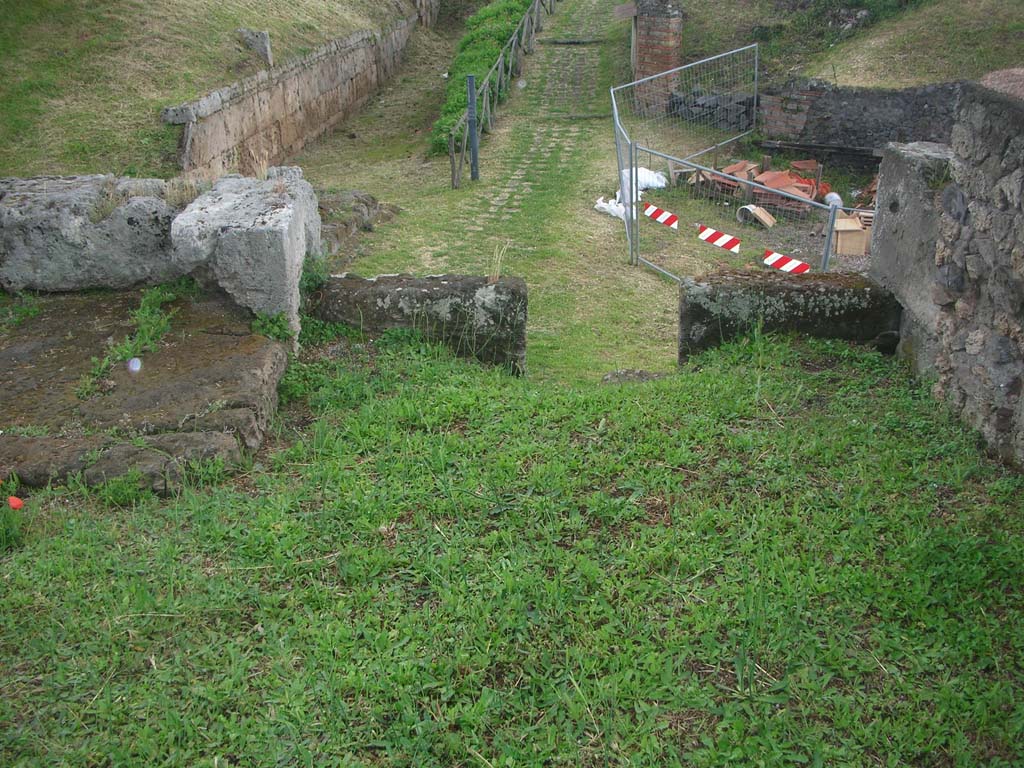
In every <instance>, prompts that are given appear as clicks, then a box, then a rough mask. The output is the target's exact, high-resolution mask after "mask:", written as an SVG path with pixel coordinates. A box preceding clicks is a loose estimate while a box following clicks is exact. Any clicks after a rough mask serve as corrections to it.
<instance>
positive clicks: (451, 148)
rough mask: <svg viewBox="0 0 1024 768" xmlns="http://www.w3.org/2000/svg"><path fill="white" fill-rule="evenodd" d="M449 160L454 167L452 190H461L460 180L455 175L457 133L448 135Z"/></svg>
mask: <svg viewBox="0 0 1024 768" xmlns="http://www.w3.org/2000/svg"><path fill="white" fill-rule="evenodd" d="M448 160H449V162H450V163H451V165H452V189H458V188H459V179H458V177H457V176H456V175H455V133H454V131H449V133H448Z"/></svg>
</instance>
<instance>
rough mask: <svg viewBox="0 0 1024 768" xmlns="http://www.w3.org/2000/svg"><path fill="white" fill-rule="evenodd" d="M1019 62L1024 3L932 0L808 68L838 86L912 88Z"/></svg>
mask: <svg viewBox="0 0 1024 768" xmlns="http://www.w3.org/2000/svg"><path fill="white" fill-rule="evenodd" d="M1021 66H1024V3H1021V2H1007V0H933V2H932V3H930V4H928V5H926V6H924V7H922V8H919V9H916V10H914V11H912V12H909V13H905V14H903V15H902V16H899V17H897V18H894V19H890V20H888V21H884V22H882V23H880V24H878V25H877V26H875V27H872V28H870V29H869V30H867V31H865V32H864V33H863V34H861V35H858V36H857V37H856V38H854V39H852V40H849V41H846V42H843V43H840V44H839V45H836V46H835V47H834V48H832V49H830V50H829V51H828V52H827V53H826V54H824V55H822V56H821V57H819V58H817V59H815V60H814V61H813V62H812V63H811V64H810V65H809V66H808V68H807V72H808V73H809V74H811V75H813V76H816V77H821V78H824V79H826V80H834V81H837V82H838V83H839V84H840V85H862V86H875V87H908V86H911V85H920V84H923V83H934V82H947V81H950V80H977V79H979V78H980V77H981V76H982V75H984V74H986V73H988V72H991V71H993V70H997V69H1006V68H1008V67H1021Z"/></svg>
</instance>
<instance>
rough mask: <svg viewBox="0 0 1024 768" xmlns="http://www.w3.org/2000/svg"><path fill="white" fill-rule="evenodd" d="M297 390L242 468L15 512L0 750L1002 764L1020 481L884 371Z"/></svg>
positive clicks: (217, 758)
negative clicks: (161, 494)
mask: <svg viewBox="0 0 1024 768" xmlns="http://www.w3.org/2000/svg"><path fill="white" fill-rule="evenodd" d="M332 354H337V353H336V352H335V353H332ZM286 391H287V392H290V393H292V394H293V395H294V394H295V393H296V392H303V391H304V392H305V393H306V394H308V395H309V398H310V403H311V404H312V409H313V414H312V415H313V417H314V418H313V420H312V423H309V421H308V419H304V418H302V416H303V409H302V408H299V409H298V410H297V411H296V410H294V409H295V408H296V407H297V406H296V405H292V406H291V409H293V410H286V412H285V413H286V416H285V418H286V422H285V423H286V425H287V427H286V429H284V430H283V432H282V434H281V440H282V442H281V443H279V446H281V447H280V449H278V450H270V451H267V452H264V453H263V454H261V456H260V457H259V458H258V459H257V462H258V463H257V464H256V466H254V468H253V471H252V472H251V473H249V474H248V475H246V476H244V477H242V478H241V479H239V480H237V481H234V482H223V481H219V480H217V479H216V478H215V475H214V476H211V473H209V472H208V471H207V472H206V473H204V474H200V475H197V476H196V478H195V480H194V482H193V483H192V484H191V485H190V487H189V488H188V489H187V490H186V491H185V492H184V493H183V494H182V495H181V496H180V498H178V499H175V500H171V501H158V500H156V499H152V498H145V497H143V498H139V497H138V496H137V495H135V494H132V493H128V492H126V489H124V488H123V487H118V486H112V487H110V488H107V489H103V490H101V491H100V492H99V493H96V494H92V495H84V494H82V493H79V492H76V491H53V492H47V493H41V494H37V495H36V496H34V497H33V498H32V499H31V500H30V503H29V507H28V509H27V510H26V513H27V514H26V519H27V520H28V524H27V529H26V531H25V536H26V541H25V544H24V547H23V548H22V549H19V550H16V551H14V552H13V553H9V554H7V555H4V556H3V557H0V617H3V618H2V619H0V666H2V668H4V670H5V673H4V675H3V677H2V680H0V687H2V695H0V723H2V724H3V725H2V731H0V763H3V764H4V765H10V766H17V765H30V764H54V763H57V762H60V763H61V764H65V765H72V766H74V765H87V764H97V763H101V762H102V763H110V764H124V765H158V764H167V765H172V764H173V765H196V766H214V765H299V764H309V765H345V766H355V765H381V766H418V767H419V766H423V767H426V766H454V765H463V766H469V765H481V766H483V765H494V766H535V765H542V764H543V765H580V766H605V765H631V766H678V765H683V764H685V765H690V766H725V765H765V766H777V765H787V764H792V763H793V762H796V761H799V762H802V763H804V764H808V765H828V766H864V765H875V764H878V765H918V764H919V765H925V764H927V765H964V766H967V765H980V764H986V765H994V766H1009V765H1011V764H1017V765H1019V764H1020V763H1019V761H1020V760H1022V759H1024V751H1022V749H1024V747H1022V745H1024V730H1022V723H1024V703H1022V701H1021V699H1020V691H1021V690H1022V686H1024V675H1022V668H1024V667H1022V665H1024V606H1022V604H1021V598H1020V584H1021V582H1022V579H1024V568H1022V563H1024V527H1022V524H1024V519H1022V517H1021V507H1020V497H1021V494H1022V492H1024V482H1022V480H1021V478H1020V477H1019V476H1013V475H1011V474H1009V473H1008V472H1006V471H1004V470H1002V469H1000V468H998V467H997V466H996V465H994V464H992V463H990V462H988V461H985V460H984V459H983V458H981V456H980V455H979V453H978V451H977V448H976V443H975V440H974V438H973V437H972V436H971V435H970V434H967V433H965V432H964V431H963V430H962V429H961V428H960V427H958V426H956V425H955V424H953V423H951V422H950V420H949V418H948V417H947V416H946V415H945V413H944V411H943V410H942V409H937V408H936V407H935V406H934V403H933V402H932V400H931V398H930V397H929V396H928V394H927V391H925V390H922V389H921V388H920V387H919V386H917V385H914V384H912V383H910V381H908V379H907V377H906V376H905V374H904V373H903V372H902V371H901V370H900V369H899V368H898V367H897V366H896V365H895V364H894V363H893V362H892V361H891V360H889V359H884V358H880V357H879V356H878V355H877V354H875V353H873V352H870V351H865V350H859V349H855V348H851V347H850V346H849V345H847V344H843V343H825V342H799V343H797V342H787V341H785V340H782V341H769V340H767V339H763V338H754V339H753V340H749V341H747V342H743V343H740V344H736V345H733V346H730V347H727V348H725V349H723V350H721V351H717V352H712V353H709V354H705V355H704V356H702V357H700V358H699V359H696V360H694V361H693V363H692V364H691V365H690V366H688V367H687V368H685V369H684V370H683V371H682V373H681V374H680V375H674V376H671V377H669V378H667V379H664V380H662V381H658V382H654V383H652V384H647V385H625V386H604V387H601V386H584V387H577V388H565V387H561V386H558V385H554V384H543V383H537V382H531V381H526V380H511V379H509V378H507V377H506V376H505V375H504V374H502V373H500V372H498V371H495V370H486V369H483V368H480V367H478V366H475V365H473V364H471V363H465V362H458V361H454V360H452V359H450V358H449V357H448V356H447V355H446V354H445V353H444V352H442V351H439V350H436V349H433V348H430V347H424V346H422V345H418V344H412V345H408V344H406V343H405V342H403V341H400V340H398V341H395V340H392V341H389V342H388V343H387V344H384V345H381V346H379V347H377V348H373V347H366V346H359V345H357V346H355V347H353V348H351V352H350V353H348V354H347V355H344V354H343V356H342V357H341V358H340V359H338V358H333V359H328V360H325V361H323V362H319V363H317V362H308V363H307V366H304V367H299V366H296V367H293V368H292V369H291V371H290V373H289V384H288V385H287V387H286ZM303 424H306V426H302V425H303ZM289 443H290V444H289ZM204 480H205V481H204ZM114 503H119V504H121V505H124V508H120V509H119V508H115V507H114V506H113V504H114Z"/></svg>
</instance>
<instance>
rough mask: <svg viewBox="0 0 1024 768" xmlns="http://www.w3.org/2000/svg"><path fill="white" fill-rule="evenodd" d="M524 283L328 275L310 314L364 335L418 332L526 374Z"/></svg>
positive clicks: (462, 352) (463, 277) (464, 277)
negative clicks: (345, 325)
mask: <svg viewBox="0 0 1024 768" xmlns="http://www.w3.org/2000/svg"><path fill="white" fill-rule="evenodd" d="M526 307H527V299H526V283H525V282H524V281H523V280H522V279H521V278H518V277H502V278H500V279H499V280H496V281H491V280H489V279H488V278H486V277H473V276H469V275H434V276H430V277H412V276H410V275H381V276H379V277H375V278H371V279H365V278H361V277H358V276H355V275H342V276H336V277H332V278H331V279H330V280H329V281H328V283H327V285H326V286H324V288H323V289H322V290H321V291H320V292H319V295H318V296H316V297H314V299H313V307H312V310H311V311H312V314H313V315H314V316H316V317H319V318H320V319H322V320H327V321H330V322H342V323H347V324H348V325H351V326H353V327H355V328H360V329H362V330H364V331H366V332H367V333H381V332H383V331H386V330H389V329H392V328H409V329H414V330H417V331H420V332H421V333H423V334H424V335H425V336H426V337H427V338H429V339H432V340H435V341H439V342H441V343H444V344H447V345H448V346H449V347H451V348H452V349H453V350H454V351H455V353H456V354H457V355H461V356H464V357H474V358H476V359H478V360H482V361H484V362H488V363H496V364H498V365H504V366H506V367H508V368H509V369H510V370H511V371H512V372H513V373H517V374H521V373H525V371H526Z"/></svg>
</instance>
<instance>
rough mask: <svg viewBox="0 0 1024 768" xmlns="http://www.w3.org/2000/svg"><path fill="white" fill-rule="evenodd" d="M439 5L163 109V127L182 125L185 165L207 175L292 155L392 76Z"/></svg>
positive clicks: (255, 168)
mask: <svg viewBox="0 0 1024 768" xmlns="http://www.w3.org/2000/svg"><path fill="white" fill-rule="evenodd" d="M439 5H440V0H416V5H415V7H413V6H411V5H410V6H409V12H408V15H407V16H405V17H404V18H400V19H398V20H397V21H396V22H394V23H393V24H392V25H391V26H389V27H387V28H383V29H379V30H375V31H360V32H355V33H353V34H351V35H349V36H348V37H344V38H339V39H337V40H332V41H331V42H329V43H326V44H325V45H323V46H321V47H320V48H318V49H316V50H315V51H313V52H312V53H310V54H309V55H308V56H304V57H302V58H299V59H294V60H292V61H290V62H287V63H285V64H283V65H280V66H277V67H273V68H271V69H267V70H262V71H260V72H258V73H257V74H255V75H253V76H252V77H249V78H246V79H244V80H241V81H240V82H237V83H235V84H233V85H230V86H227V87H225V88H220V89H218V90H216V91H212V92H210V93H208V94H206V95H205V96H203V97H202V98H200V99H197V100H196V101H192V102H189V103H187V104H181V105H179V106H174V107H167V108H165V109H164V110H163V113H162V117H163V119H164V121H165V122H168V123H172V124H179V125H183V126H184V133H183V134H182V139H181V157H180V160H181V166H182V168H183V169H184V170H185V171H187V172H189V173H191V174H194V175H201V176H210V177H216V176H219V175H222V174H224V173H233V172H238V173H243V174H247V175H252V174H257V173H259V172H260V171H262V170H263V169H266V168H267V167H268V166H271V165H275V164H278V163H280V162H282V161H284V160H285V159H287V158H289V157H292V156H294V155H295V154H296V153H298V152H299V151H300V150H301V149H302V148H303V147H304V146H305V145H306V144H307V143H308V142H309V141H311V140H313V139H315V138H317V137H318V136H320V135H321V134H323V133H324V132H325V131H327V130H328V129H329V128H331V127H332V126H334V125H335V124H336V123H338V122H340V121H342V120H344V119H346V118H347V117H349V116H351V115H352V114H353V113H354V112H355V111H356V110H358V109H359V108H360V107H361V106H362V105H363V104H364V103H365V102H366V100H367V99H369V98H370V96H372V95H373V94H374V93H375V92H376V91H377V90H378V89H379V88H380V86H381V85H382V84H383V83H384V82H386V81H387V80H388V79H389V78H390V77H391V75H392V74H393V73H394V71H395V69H396V68H397V67H398V64H399V62H400V60H401V56H402V52H403V51H404V50H405V46H406V43H407V42H408V40H409V36H410V35H411V34H412V32H413V30H414V29H415V26H416V24H417V22H420V23H424V24H432V23H433V21H434V19H436V17H437V11H438V8H439Z"/></svg>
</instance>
